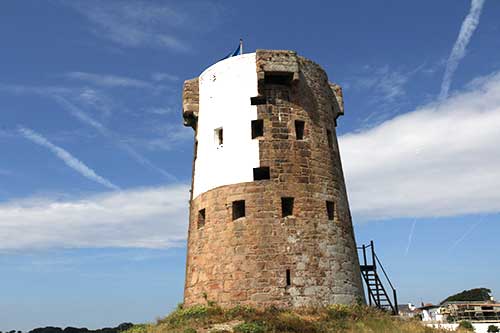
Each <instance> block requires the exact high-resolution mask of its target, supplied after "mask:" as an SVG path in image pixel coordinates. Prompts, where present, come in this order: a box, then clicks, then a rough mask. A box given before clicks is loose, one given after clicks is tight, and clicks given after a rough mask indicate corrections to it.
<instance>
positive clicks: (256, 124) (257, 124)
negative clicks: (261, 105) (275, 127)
mask: <svg viewBox="0 0 500 333" xmlns="http://www.w3.org/2000/svg"><path fill="white" fill-rule="evenodd" d="M263 135H264V120H263V119H257V120H252V139H255V138H258V137H261V136H263Z"/></svg>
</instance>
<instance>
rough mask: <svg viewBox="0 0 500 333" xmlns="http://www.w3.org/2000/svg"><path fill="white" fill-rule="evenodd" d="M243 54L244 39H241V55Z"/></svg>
mask: <svg viewBox="0 0 500 333" xmlns="http://www.w3.org/2000/svg"><path fill="white" fill-rule="evenodd" d="M241 54H243V39H242V38H240V55H241Z"/></svg>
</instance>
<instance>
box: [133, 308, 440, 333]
mask: <svg viewBox="0 0 500 333" xmlns="http://www.w3.org/2000/svg"><path fill="white" fill-rule="evenodd" d="M164 332H169V333H208V332H211V333H223V332H235V333H267V332H276V333H278V332H279V333H329V332H347V333H378V332H383V333H438V332H448V331H440V330H436V329H431V328H429V327H425V326H424V325H422V324H421V322H419V321H417V320H403V319H400V318H396V317H392V316H390V315H389V314H387V313H384V312H381V311H379V310H376V309H374V308H371V307H367V306H364V305H353V306H346V305H330V306H327V307H318V308H301V309H279V308H275V307H270V308H266V309H256V308H252V307H247V306H236V307H233V308H229V309H226V308H221V307H219V306H217V305H216V304H210V305H206V306H204V305H197V306H193V307H190V308H183V307H182V306H179V307H178V308H177V310H175V311H174V312H172V313H171V314H169V315H168V316H167V317H165V318H161V319H158V320H157V322H156V323H155V324H148V325H136V326H134V327H133V328H131V329H130V330H128V331H126V332H124V333H164Z"/></svg>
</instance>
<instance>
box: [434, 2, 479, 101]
mask: <svg viewBox="0 0 500 333" xmlns="http://www.w3.org/2000/svg"><path fill="white" fill-rule="evenodd" d="M484 1H485V0H471V7H470V10H469V13H468V14H467V16H466V17H465V19H464V21H463V22H462V26H461V28H460V32H459V34H458V38H457V40H456V41H455V44H454V45H453V49H452V50H451V53H450V56H449V58H448V61H447V62H446V69H445V72H444V77H443V82H442V83H441V92H440V94H439V98H440V100H444V99H446V97H447V96H448V93H449V91H450V86H451V80H452V79H453V74H455V71H456V70H457V67H458V64H459V62H460V60H462V58H463V57H464V56H465V51H466V48H467V45H468V44H469V42H470V39H471V38H472V35H473V34H474V31H475V30H476V28H477V26H478V24H479V18H480V16H481V11H482V9H483V5H484Z"/></svg>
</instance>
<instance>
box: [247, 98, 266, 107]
mask: <svg viewBox="0 0 500 333" xmlns="http://www.w3.org/2000/svg"><path fill="white" fill-rule="evenodd" d="M266 103H267V99H266V96H255V97H250V104H251V105H262V104H266Z"/></svg>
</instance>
